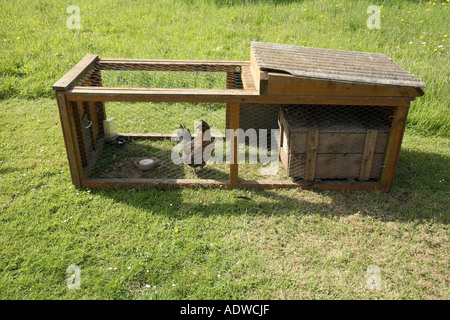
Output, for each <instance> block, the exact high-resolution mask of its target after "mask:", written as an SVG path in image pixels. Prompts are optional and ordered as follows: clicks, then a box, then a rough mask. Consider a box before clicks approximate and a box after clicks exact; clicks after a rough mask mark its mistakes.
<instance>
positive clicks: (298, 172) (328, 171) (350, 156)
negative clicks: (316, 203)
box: [288, 153, 384, 180]
mask: <svg viewBox="0 0 450 320" xmlns="http://www.w3.org/2000/svg"><path fill="white" fill-rule="evenodd" d="M289 157H290V162H289V173H288V176H290V177H295V178H303V177H304V174H305V170H306V154H304V153H300V154H299V153H291V154H289ZM361 161H362V153H359V154H357V153H347V154H346V153H329V154H326V153H318V154H317V157H316V166H315V175H314V178H320V179H325V180H326V179H346V178H353V179H358V178H359V176H360V168H361ZM383 161H384V154H382V153H376V154H374V156H373V162H372V167H371V170H370V179H377V180H379V179H380V178H381V172H382V166H383ZM314 180H315V179H314Z"/></svg>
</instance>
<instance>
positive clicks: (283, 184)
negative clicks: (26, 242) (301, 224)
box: [83, 179, 382, 190]
mask: <svg viewBox="0 0 450 320" xmlns="http://www.w3.org/2000/svg"><path fill="white" fill-rule="evenodd" d="M194 186H202V187H211V188H241V189H276V188H300V189H318V190H381V189H382V187H381V185H380V184H379V183H377V182H356V183H355V184H351V185H350V184H348V183H347V182H346V181H321V182H320V183H313V184H311V183H310V182H308V183H306V182H299V183H297V182H293V181H288V180H286V181H273V180H241V181H240V182H239V183H238V184H232V183H230V182H229V181H227V180H211V179H85V180H84V181H83V188H97V189H111V188H115V189H119V188H154V187H161V188H180V187H194Z"/></svg>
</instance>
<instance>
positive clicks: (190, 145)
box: [178, 120, 214, 175]
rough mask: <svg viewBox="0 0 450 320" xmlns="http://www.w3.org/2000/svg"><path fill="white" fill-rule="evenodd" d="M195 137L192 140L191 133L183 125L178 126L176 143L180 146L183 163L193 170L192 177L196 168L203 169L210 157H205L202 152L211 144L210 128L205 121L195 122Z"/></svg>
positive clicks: (195, 172) (195, 173)
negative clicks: (179, 143)
mask: <svg viewBox="0 0 450 320" xmlns="http://www.w3.org/2000/svg"><path fill="white" fill-rule="evenodd" d="M196 129H197V135H196V136H195V138H194V139H192V137H191V132H190V131H189V129H187V128H186V127H185V126H184V125H180V128H179V133H178V141H179V142H181V144H182V149H183V162H184V163H185V164H187V165H188V166H190V167H192V168H194V175H197V170H196V168H200V170H201V169H203V167H204V166H205V165H206V162H207V161H208V160H209V158H210V157H211V155H205V154H204V151H205V149H206V147H207V146H209V145H211V144H213V143H214V142H213V141H212V139H211V130H210V126H209V125H208V123H206V121H203V120H200V121H198V122H197V126H196Z"/></svg>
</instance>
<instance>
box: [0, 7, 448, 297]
mask: <svg viewBox="0 0 450 320" xmlns="http://www.w3.org/2000/svg"><path fill="white" fill-rule="evenodd" d="M0 3H1V5H2V10H1V11H0V18H1V19H0V98H1V100H0V124H1V125H0V230H1V231H0V299H449V298H450V289H449V288H450V286H449V282H450V272H449V260H450V259H449V258H450V245H449V223H450V212H449V209H448V207H449V202H450V201H449V192H450V188H449V187H450V183H449V182H450V161H449V160H450V159H449V157H450V138H449V124H450V118H449V101H450V94H449V91H448V80H449V75H450V71H449V66H450V56H449V40H448V39H449V38H448V36H447V34H448V33H449V28H448V26H449V25H448V18H447V17H448V15H449V9H448V8H449V6H450V4H449V2H448V1H442V0H441V1H438V2H427V1H378V2H377V5H380V6H382V8H381V10H382V11H381V12H382V19H381V29H379V30H376V29H373V30H369V29H368V28H367V27H366V20H367V18H368V16H369V14H367V12H366V11H367V7H368V6H369V4H368V2H366V1H344V0H342V1H330V0H327V1H326V0H322V1H275V0H274V1H262V0H261V1H231V0H230V1H225V0H223V1H220V0H215V1H212V0H209V1H207V0H204V1H201V0H198V1H196V0H191V1H175V0H173V1H169V0H167V1H148V2H146V4H145V5H144V4H140V3H138V2H137V1H131V0H129V1H109V0H104V1H96V2H92V1H85V0H80V1H76V2H75V3H74V2H71V1H70V2H69V1H51V2H47V1H43V0H35V1H30V4H29V5H27V6H23V5H22V4H21V2H19V1H3V0H0ZM143 3H144V2H143ZM71 4H77V5H78V6H79V7H80V10H81V29H79V30H77V29H74V30H71V29H68V28H67V27H66V19H67V17H68V16H69V15H68V14H67V13H66V8H67V7H68V6H69V5H71ZM251 41H266V42H277V43H285V44H296V45H305V46H311V47H324V48H332V49H344V50H355V51H370V52H379V53H385V54H387V55H388V56H390V57H391V58H392V59H393V60H394V61H395V62H397V63H398V64H400V65H401V66H402V67H404V68H405V69H406V70H408V71H410V72H412V73H413V74H415V75H416V76H417V77H418V78H420V79H421V80H422V81H424V82H425V83H426V84H427V88H425V96H423V97H420V98H418V99H416V101H414V102H413V103H412V106H411V112H410V116H409V118H408V124H407V131H406V133H405V137H404V141H403V144H402V152H401V154H400V159H399V163H398V168H397V173H396V177H395V180H394V187H393V189H392V191H391V192H390V193H381V192H374V191H370V192H344V191H342V192H331V191H321V192H319V191H301V190H267V191H261V190H223V189H201V188H184V189H178V190H169V191H163V190H159V189H149V190H87V189H84V190H76V189H74V187H73V186H72V184H71V179H70V174H69V169H68V165H67V159H66V154H65V148H64V145H63V137H62V133H61V128H60V124H59V115H58V113H57V108H56V101H55V99H54V97H53V92H52V89H51V86H52V84H53V83H54V82H56V80H57V79H59V78H60V77H61V76H62V75H63V74H64V73H65V72H67V71H68V70H69V69H70V68H71V67H72V66H73V65H74V64H76V63H77V62H78V61H79V60H80V59H81V58H82V57H83V56H84V55H86V54H87V53H98V54H99V55H100V56H101V57H121V58H164V59H198V60H200V59H205V60H248V59H249V46H250V42H251ZM70 265H77V266H79V267H80V269H81V288H80V290H69V289H68V288H67V286H66V281H67V278H68V277H69V275H68V274H67V273H66V270H67V268H68V267H69V266H70ZM370 265H375V266H378V267H379V269H380V275H381V283H380V284H381V287H380V288H379V289H377V290H369V289H368V288H367V286H366V281H367V278H368V274H367V272H366V270H367V268H368V267H369V266H370Z"/></svg>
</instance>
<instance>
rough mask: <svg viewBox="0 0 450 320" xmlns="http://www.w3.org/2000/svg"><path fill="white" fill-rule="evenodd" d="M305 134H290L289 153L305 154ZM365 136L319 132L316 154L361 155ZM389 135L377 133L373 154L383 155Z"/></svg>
mask: <svg viewBox="0 0 450 320" xmlns="http://www.w3.org/2000/svg"><path fill="white" fill-rule="evenodd" d="M307 137H308V134H307V133H298V132H292V133H291V139H290V141H291V143H290V151H291V152H293V153H306V140H307ZM366 137H367V135H366V134H365V133H355V132H327V131H324V132H323V131H320V139H319V146H318V153H363V152H364V146H365V141H366ZM388 138H389V133H379V134H378V138H377V140H376V143H375V151H374V152H375V153H385V152H386V147H387V142H388Z"/></svg>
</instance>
